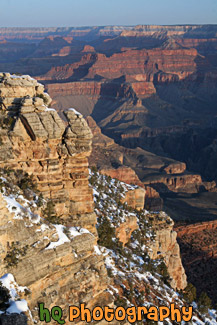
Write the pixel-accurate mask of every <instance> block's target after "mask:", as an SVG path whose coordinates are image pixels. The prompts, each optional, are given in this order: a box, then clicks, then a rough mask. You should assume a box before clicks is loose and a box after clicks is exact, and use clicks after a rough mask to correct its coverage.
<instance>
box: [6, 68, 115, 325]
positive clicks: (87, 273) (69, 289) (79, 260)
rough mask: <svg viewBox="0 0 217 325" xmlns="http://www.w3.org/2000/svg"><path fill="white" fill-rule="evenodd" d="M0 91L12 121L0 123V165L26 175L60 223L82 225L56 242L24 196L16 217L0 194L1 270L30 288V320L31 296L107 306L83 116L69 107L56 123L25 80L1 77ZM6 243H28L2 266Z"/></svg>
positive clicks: (34, 85)
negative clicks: (11, 261)
mask: <svg viewBox="0 0 217 325" xmlns="http://www.w3.org/2000/svg"><path fill="white" fill-rule="evenodd" d="M0 96H1V103H2V110H1V111H0V113H1V117H2V116H3V117H4V119H3V121H5V118H6V119H7V118H9V117H7V116H10V118H11V119H12V122H11V124H10V125H5V124H4V128H1V134H0V136H1V146H0V151H1V158H0V167H1V168H8V169H10V168H13V169H15V170H23V171H25V172H27V173H28V174H29V175H32V176H33V178H34V180H35V181H36V182H37V185H38V189H39V190H40V192H41V193H42V194H43V196H44V198H45V199H48V200H52V202H53V203H54V206H55V213H56V216H57V217H58V218H61V223H62V224H66V225H68V226H70V227H72V226H74V227H79V226H80V227H83V228H85V229H86V230H85V231H84V232H83V233H82V232H81V233H79V232H78V233H77V235H76V236H74V235H72V236H71V237H70V235H69V237H68V239H66V238H65V237H64V236H65V235H64V234H62V235H61V236H63V238H65V241H62V242H61V243H60V244H58V242H59V241H60V240H61V238H60V233H59V232H58V230H57V229H55V227H53V226H51V225H49V224H48V225H47V224H44V222H46V221H45V220H42V219H40V218H39V217H36V216H35V215H34V214H32V213H30V212H29V210H28V208H25V204H26V203H25V202H26V201H25V200H24V199H22V198H21V199H20V200H19V204H20V206H23V208H19V209H21V216H20V217H19V218H16V208H15V209H13V205H15V206H16V201H15V199H14V203H11V204H12V206H11V212H10V213H9V212H8V209H9V207H10V202H11V201H7V202H9V203H7V202H6V201H5V199H4V198H3V197H2V195H1V197H0V215H1V218H0V219H1V235H0V236H1V261H2V263H1V270H0V275H3V274H5V273H7V272H13V274H14V276H15V278H16V281H17V282H18V283H19V285H23V286H27V287H28V288H29V289H30V292H31V294H30V296H28V297H27V298H26V300H27V301H28V303H29V307H30V310H31V311H32V313H33V316H34V318H35V319H36V320H37V319H38V316H37V309H35V307H36V306H37V302H38V301H43V302H45V304H46V305H47V307H50V306H53V305H59V306H62V307H64V310H65V313H67V305H69V304H73V303H77V302H81V301H84V302H86V303H87V304H89V306H90V308H91V307H92V306H93V305H94V304H98V305H102V304H110V303H111V302H112V299H111V297H110V295H109V294H108V293H106V292H105V293H104V290H105V289H106V288H107V282H108V279H107V273H106V269H105V266H104V261H103V257H102V256H100V255H98V254H97V253H96V252H95V250H94V245H96V228H95V225H96V215H95V213H94V212H93V197H92V189H91V188H90V187H89V184H88V177H89V171H88V160H87V157H88V155H89V154H90V152H91V141H92V133H91V131H90V129H89V128H88V126H87V123H86V121H85V120H84V119H83V118H82V116H81V115H80V114H79V113H78V112H76V111H74V110H68V111H67V112H66V113H65V115H66V119H67V122H66V123H65V122H63V121H62V120H61V119H60V118H59V116H58V114H57V112H56V111H55V110H53V109H49V108H48V107H47V106H46V105H45V103H44V101H45V102H49V101H50V98H49V96H48V95H46V94H44V93H43V86H42V85H40V84H39V83H37V82H36V81H35V80H33V79H31V78H30V77H26V76H23V77H16V76H10V75H9V74H1V75H0ZM40 96H41V97H42V98H41V97H40ZM7 114H9V115H7ZM1 122H2V119H1ZM2 123H3V122H2ZM13 210H14V212H13ZM36 213H40V211H36ZM60 227H62V226H60ZM62 229H63V228H62ZM76 229H78V228H76ZM5 230H6V231H5ZM59 231H60V229H59ZM76 231H77V230H76ZM89 231H90V232H89ZM58 236H59V238H58ZM69 238H70V239H69ZM13 243H17V244H16V249H17V250H18V251H22V250H23V249H24V247H28V249H27V252H26V253H25V254H24V255H22V257H21V258H20V260H19V263H18V264H17V265H16V267H13V266H11V265H10V264H9V265H8V264H7V258H6V257H7V254H8V252H9V251H10V247H13ZM11 245H12V246H11ZM49 245H51V249H49ZM52 245H53V246H52ZM52 247H53V248H54V249H52ZM101 299H102V300H101Z"/></svg>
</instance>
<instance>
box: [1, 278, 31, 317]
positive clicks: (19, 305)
mask: <svg viewBox="0 0 217 325" xmlns="http://www.w3.org/2000/svg"><path fill="white" fill-rule="evenodd" d="M0 282H1V284H2V286H3V287H5V288H7V289H8V290H9V293H10V299H9V307H8V308H7V310H6V313H8V314H12V313H16V314H20V313H22V312H26V311H28V310H29V308H28V305H27V302H26V300H24V299H22V300H20V299H19V295H18V293H19V292H24V290H25V289H27V287H21V286H18V284H17V283H16V281H15V279H14V276H13V274H11V273H7V274H5V275H3V276H2V277H1V278H0Z"/></svg>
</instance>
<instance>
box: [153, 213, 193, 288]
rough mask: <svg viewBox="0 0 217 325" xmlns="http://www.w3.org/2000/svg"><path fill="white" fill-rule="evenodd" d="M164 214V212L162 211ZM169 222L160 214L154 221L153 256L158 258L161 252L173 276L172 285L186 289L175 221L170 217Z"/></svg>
mask: <svg viewBox="0 0 217 325" xmlns="http://www.w3.org/2000/svg"><path fill="white" fill-rule="evenodd" d="M162 215H163V216H164V213H163V212H162ZM166 223H167V224H166V225H165V220H164V219H163V218H162V219H161V217H160V216H159V217H158V218H157V219H156V220H155V221H154V230H155V233H156V239H155V241H154V242H153V241H150V243H149V244H150V248H151V250H152V252H151V253H150V254H151V257H152V258H154V259H155V258H157V257H159V254H160V255H162V257H163V258H164V261H165V264H166V266H167V268H168V272H169V274H170V276H171V277H172V282H171V285H172V287H177V288H182V289H184V288H185V287H186V285H187V278H186V274H185V270H184V268H183V265H182V261H181V259H180V249H179V245H178V243H177V241H176V237H177V233H176V232H175V231H173V226H174V222H173V221H172V219H171V218H168V220H167V222H166Z"/></svg>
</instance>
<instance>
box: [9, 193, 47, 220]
mask: <svg viewBox="0 0 217 325" xmlns="http://www.w3.org/2000/svg"><path fill="white" fill-rule="evenodd" d="M17 198H19V199H21V200H22V201H23V202H24V204H23V205H21V204H20V203H19V202H17V200H16V198H15V196H14V195H12V194H11V195H9V196H7V195H4V194H3V199H4V200H5V201H6V202H7V208H8V210H9V212H10V213H14V219H20V220H22V219H23V218H24V217H27V218H29V220H30V221H31V222H32V223H34V224H38V223H39V222H40V220H41V218H40V216H39V215H36V214H33V213H32V212H31V210H30V208H29V207H28V204H29V203H30V202H29V201H28V200H26V199H24V197H23V196H22V195H19V196H18V197H17Z"/></svg>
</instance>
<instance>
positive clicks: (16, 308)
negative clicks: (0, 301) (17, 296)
mask: <svg viewBox="0 0 217 325" xmlns="http://www.w3.org/2000/svg"><path fill="white" fill-rule="evenodd" d="M26 311H28V304H27V301H26V300H25V299H22V300H17V301H12V302H11V304H10V307H9V308H8V309H7V310H6V312H7V313H8V314H21V313H23V312H26Z"/></svg>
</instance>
